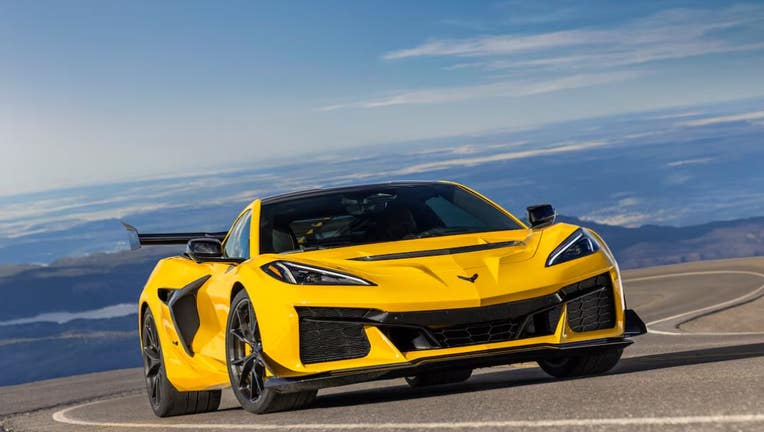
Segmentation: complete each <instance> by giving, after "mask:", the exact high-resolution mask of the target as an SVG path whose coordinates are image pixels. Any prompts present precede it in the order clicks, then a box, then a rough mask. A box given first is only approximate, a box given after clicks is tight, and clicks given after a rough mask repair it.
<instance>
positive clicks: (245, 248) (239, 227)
mask: <svg viewBox="0 0 764 432" xmlns="http://www.w3.org/2000/svg"><path fill="white" fill-rule="evenodd" d="M251 222H252V214H251V212H250V211H249V210H247V212H246V213H244V214H243V215H242V216H241V217H240V218H239V219H238V220H237V221H236V223H235V224H234V226H233V227H231V233H230V234H229V235H228V240H226V242H225V256H226V257H228V258H249V227H250V224H251Z"/></svg>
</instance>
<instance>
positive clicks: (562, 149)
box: [388, 141, 608, 175]
mask: <svg viewBox="0 0 764 432" xmlns="http://www.w3.org/2000/svg"><path fill="white" fill-rule="evenodd" d="M607 144H608V142H607V141H588V142H580V143H570V144H564V145H561V146H557V147H551V148H541V149H531V150H521V151H515V152H506V153H498V154H492V155H488V156H477V157H471V158H458V159H448V160H443V161H437V162H426V163H421V164H416V165H411V166H408V167H406V168H402V169H399V170H395V171H392V172H390V173H388V174H390V175H411V174H420V173H423V172H429V171H440V170H444V169H448V168H453V167H457V166H475V165H481V164H485V163H491V162H502V161H508V160H514V159H524V158H529V157H536V156H548V155H554V154H560V153H568V152H576V151H583V150H591V149H595V148H599V147H604V146H606V145H607Z"/></svg>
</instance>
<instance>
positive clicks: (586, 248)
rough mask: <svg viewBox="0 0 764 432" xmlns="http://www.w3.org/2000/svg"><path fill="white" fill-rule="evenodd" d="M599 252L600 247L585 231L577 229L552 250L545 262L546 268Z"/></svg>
mask: <svg viewBox="0 0 764 432" xmlns="http://www.w3.org/2000/svg"><path fill="white" fill-rule="evenodd" d="M598 250H600V245H599V243H597V240H595V239H594V238H593V237H592V236H590V235H589V233H587V232H586V231H585V230H583V229H581V228H579V229H577V230H576V231H575V232H573V234H571V235H570V237H568V238H567V239H565V241H564V242H562V244H560V245H559V246H557V249H555V250H553V251H552V253H551V254H550V255H549V258H547V260H546V266H547V267H549V266H553V265H555V264H560V263H564V262H567V261H570V260H574V259H576V258H581V257H585V256H587V255H591V254H593V253H594V252H597V251H598Z"/></svg>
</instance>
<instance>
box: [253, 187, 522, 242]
mask: <svg viewBox="0 0 764 432" xmlns="http://www.w3.org/2000/svg"><path fill="white" fill-rule="evenodd" d="M521 228H522V227H521V226H520V225H519V224H518V223H517V222H515V221H514V220H513V219H512V218H510V217H509V216H507V215H506V214H504V213H503V212H502V211H500V210H499V209H497V208H496V207H494V206H493V205H491V204H489V203H488V202H487V201H485V200H483V199H482V198H480V197H478V196H476V195H474V194H472V193H470V192H468V191H466V190H464V189H462V188H460V187H458V186H455V185H450V184H445V183H434V184H403V185H401V184H398V185H395V184H392V185H378V186H362V187H358V188H347V189H344V190H340V191H327V192H316V193H315V194H309V195H299V196H296V197H294V198H285V199H279V198H276V199H274V201H273V202H270V203H269V202H268V201H267V200H266V201H265V202H264V203H263V207H262V210H261V214H260V252H261V253H282V252H291V251H303V250H313V249H323V248H330V247H341V246H354V245H361V244H368V243H378V242H388V241H396V240H407V239H417V238H424V237H438V236H445V235H453V234H467V233H477V232H486V231H503V230H515V229H521Z"/></svg>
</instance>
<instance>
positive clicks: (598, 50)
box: [382, 5, 764, 71]
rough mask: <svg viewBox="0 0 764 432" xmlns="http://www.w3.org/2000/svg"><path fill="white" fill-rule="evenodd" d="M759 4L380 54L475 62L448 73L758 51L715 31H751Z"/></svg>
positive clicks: (762, 10)
mask: <svg viewBox="0 0 764 432" xmlns="http://www.w3.org/2000/svg"><path fill="white" fill-rule="evenodd" d="M762 22H764V6H762V5H737V6H731V7H727V8H724V9H720V10H719V9H718V10H712V9H674V10H667V11H662V12H659V13H657V14H655V15H652V16H649V17H646V18H641V19H637V20H634V21H632V22H630V23H627V24H623V25H619V26H618V27H615V28H579V29H571V30H564V31H555V32H548V33H538V34H531V35H527V34H504V35H489V36H479V37H473V38H466V39H431V40H429V41H427V42H425V43H422V44H420V45H418V46H415V47H412V48H406V49H401V50H396V51H391V52H388V53H385V54H384V55H383V56H382V57H383V58H384V59H386V60H401V59H408V58H419V57H456V58H479V59H483V60H479V61H475V62H466V63H465V62H460V63H457V64H455V65H452V66H450V67H448V68H450V69H461V68H479V69H485V70H497V69H513V70H523V71H528V70H536V69H554V70H559V69H602V68H606V67H622V66H627V65H636V64H644V63H649V62H655V61H660V60H670V59H679V58H687V57H694V56H702V55H708V54H718V53H727V52H736V51H751V50H760V49H764V43H761V42H760V41H758V40H752V41H742V42H741V41H732V40H729V39H728V38H727V36H725V35H724V34H723V33H722V32H721V31H722V30H728V29H731V28H756V27H757V26H760V25H762ZM520 54H522V57H521V58H520V57H519V55H520Z"/></svg>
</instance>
